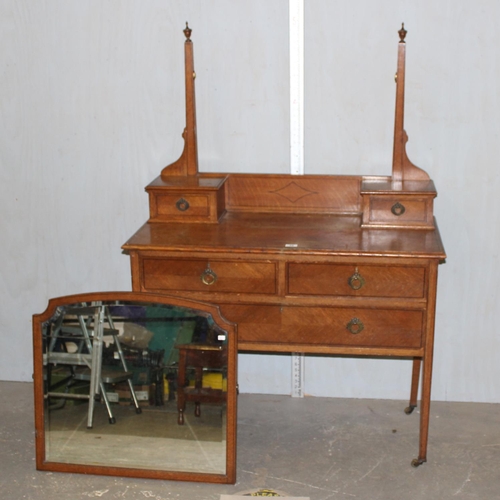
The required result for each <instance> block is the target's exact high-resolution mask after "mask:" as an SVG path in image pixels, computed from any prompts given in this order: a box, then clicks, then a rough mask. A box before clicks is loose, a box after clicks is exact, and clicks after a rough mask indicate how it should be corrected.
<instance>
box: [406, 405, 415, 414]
mask: <svg viewBox="0 0 500 500" xmlns="http://www.w3.org/2000/svg"><path fill="white" fill-rule="evenodd" d="M416 407H417V405H410V406H407V407H406V408H405V413H406V414H407V415H410V414H411V413H413V410H414V409H415V408H416Z"/></svg>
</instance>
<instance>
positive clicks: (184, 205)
mask: <svg viewBox="0 0 500 500" xmlns="http://www.w3.org/2000/svg"><path fill="white" fill-rule="evenodd" d="M175 206H176V207H177V210H180V211H181V212H185V211H186V210H189V202H188V201H187V200H185V199H184V198H180V199H179V200H177V202H176V203H175Z"/></svg>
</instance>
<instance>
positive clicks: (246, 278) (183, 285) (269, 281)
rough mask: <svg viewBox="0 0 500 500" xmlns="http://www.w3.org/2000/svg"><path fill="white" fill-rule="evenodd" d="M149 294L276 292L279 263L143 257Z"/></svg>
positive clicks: (144, 277) (143, 272)
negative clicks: (158, 292) (179, 292)
mask: <svg viewBox="0 0 500 500" xmlns="http://www.w3.org/2000/svg"><path fill="white" fill-rule="evenodd" d="M141 267H142V276H143V285H144V287H145V288H146V290H147V291H153V290H157V291H166V290H170V291H191V292H208V293H224V292H232V293H255V294H257V293H259V294H274V293H276V264H275V263H274V262H260V261H231V260H210V261H209V262H208V261H207V260H206V259H166V258H144V259H143V260H142V266H141Z"/></svg>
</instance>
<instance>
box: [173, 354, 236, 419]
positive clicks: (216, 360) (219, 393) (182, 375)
mask: <svg viewBox="0 0 500 500" xmlns="http://www.w3.org/2000/svg"><path fill="white" fill-rule="evenodd" d="M176 348H177V349H178V350H179V375H178V380H177V384H178V387H177V411H178V417H177V423H178V424H179V425H183V424H184V411H185V410H186V401H194V403H195V409H194V414H195V416H196V417H199V416H200V415H201V409H200V403H223V402H225V401H226V396H227V393H226V392H225V391H223V390H222V389H212V388H210V387H203V370H204V369H219V370H220V369H223V368H225V367H227V346H225V345H217V344H180V345H176ZM188 368H192V369H193V370H194V386H188V385H187V383H188V381H187V370H188Z"/></svg>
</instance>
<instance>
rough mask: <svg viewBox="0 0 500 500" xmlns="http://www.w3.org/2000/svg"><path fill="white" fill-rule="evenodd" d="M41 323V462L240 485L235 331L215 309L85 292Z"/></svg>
mask: <svg viewBox="0 0 500 500" xmlns="http://www.w3.org/2000/svg"><path fill="white" fill-rule="evenodd" d="M33 327H34V330H33V331H34V346H35V411H36V425H37V467H38V468H39V469H43V470H60V471H71V472H86V473H88V472H90V473H101V474H113V475H115V474H116V475H118V474H120V475H129V476H139V477H158V478H172V479H186V480H203V481H214V482H234V480H235V477H234V475H235V463H234V462H235V453H234V449H235V404H236V403H235V399H236V381H235V363H236V344H235V329H234V325H232V324H230V323H227V322H225V320H223V319H222V318H221V317H220V315H219V312H218V309H217V308H216V307H215V306H210V305H207V304H203V303H198V302H194V301H187V300H183V299H177V298H173V297H166V296H154V295H149V294H137V293H135V294H134V293H125V292H121V293H105V294H104V293H97V294H86V295H80V296H71V297H62V298H59V299H53V300H51V301H50V303H49V307H48V309H47V311H45V313H43V314H42V315H35V316H34V322H33Z"/></svg>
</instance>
